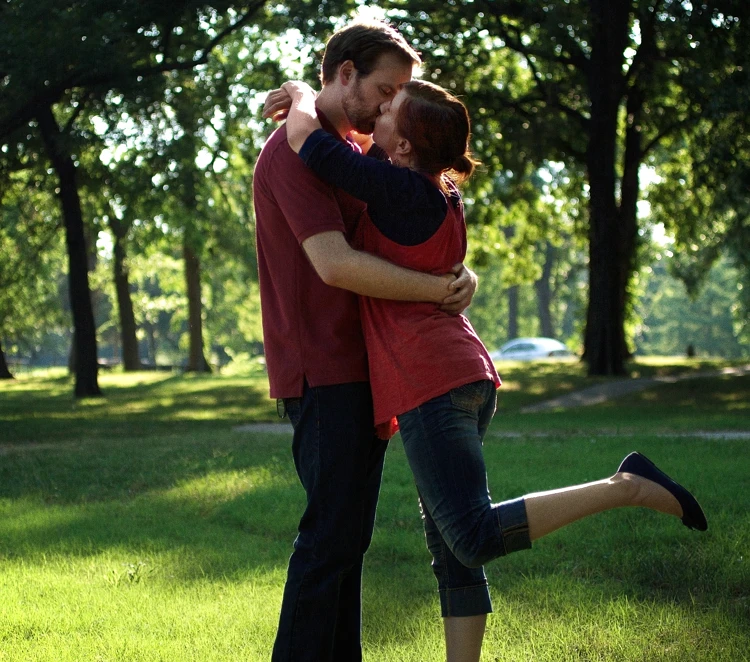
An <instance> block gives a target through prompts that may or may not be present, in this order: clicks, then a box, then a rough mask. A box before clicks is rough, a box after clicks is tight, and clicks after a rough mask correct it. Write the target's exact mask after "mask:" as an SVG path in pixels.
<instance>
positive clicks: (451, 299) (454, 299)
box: [441, 283, 466, 306]
mask: <svg viewBox="0 0 750 662" xmlns="http://www.w3.org/2000/svg"><path fill="white" fill-rule="evenodd" d="M452 285H453V284H452V283H451V286H452ZM465 298H466V293H465V292H462V291H460V290H459V291H455V292H454V293H453V294H450V295H448V296H447V297H445V299H443V303H442V304H441V305H443V306H448V305H450V304H452V303H459V302H461V301H463V300H464V299H465Z"/></svg>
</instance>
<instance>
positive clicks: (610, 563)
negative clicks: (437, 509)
mask: <svg viewBox="0 0 750 662" xmlns="http://www.w3.org/2000/svg"><path fill="white" fill-rule="evenodd" d="M723 365H724V364H718V363H710V362H707V363H703V364H698V363H674V362H670V361H661V362H658V361H649V362H641V363H637V364H633V366H632V373H633V375H638V376H649V375H654V374H672V373H676V372H685V371H698V370H711V369H716V368H719V367H722V366H723ZM499 367H500V369H501V372H502V374H503V377H504V382H505V383H504V386H503V389H502V396H501V406H500V411H499V412H498V415H497V416H496V417H495V421H494V423H493V425H492V427H491V429H490V431H489V434H488V437H487V440H486V443H485V452H486V459H487V465H488V472H489V480H490V486H491V490H492V495H493V498H494V499H495V500H502V499H505V498H511V497H515V496H519V495H521V494H524V493H528V492H532V491H538V490H543V489H549V488H554V487H561V486H563V485H566V484H571V483H575V482H583V481H587V480H594V479H598V478H602V477H605V476H607V475H609V474H611V473H613V472H614V471H615V469H616V468H617V465H618V463H619V462H620V460H621V459H622V457H624V455H625V454H627V453H628V452H630V451H631V450H636V449H637V450H640V451H642V452H644V453H645V454H647V455H648V456H649V457H651V459H653V460H654V461H656V462H657V463H658V464H659V465H660V466H661V467H662V468H664V469H665V470H666V471H668V472H669V473H670V474H672V475H673V476H674V477H675V478H677V479H678V480H680V481H681V482H682V483H683V484H684V485H686V486H687V487H689V488H690V489H691V490H693V491H694V492H695V494H696V495H697V496H698V497H699V499H700V500H701V502H702V504H703V506H704V508H705V510H706V513H707V516H708V520H709V530H708V532H706V533H698V532H695V531H690V530H688V529H687V528H686V527H684V526H683V525H682V524H681V523H680V522H679V520H677V519H676V518H669V517H666V516H663V515H659V514H656V513H653V512H650V511H646V510H643V509H622V510H617V511H612V512H608V513H604V514H601V515H598V516H596V517H593V518H589V519H587V520H585V521H582V522H578V523H576V524H574V525H572V526H570V527H568V528H567V529H565V530H563V531H559V532H556V533H554V534H552V535H551V536H549V537H548V538H545V539H543V540H541V541H538V542H537V543H536V544H535V546H534V549H533V550H531V551H526V552H521V553H518V554H515V555H511V556H509V557H507V558H503V559H499V560H497V561H496V562H494V563H493V564H491V565H490V566H488V568H487V574H488V577H489V580H490V584H491V586H492V596H493V602H494V607H495V613H494V614H493V615H492V616H491V617H490V621H489V626H488V633H487V638H486V643H485V649H484V655H483V660H485V661H488V662H489V661H492V662H494V661H495V660H501V661H509V662H518V661H525V660H529V661H537V660H539V661H550V662H552V661H562V660H607V661H609V660H639V661H651V660H674V661H675V662H683V661H685V660H696V661H697V660H700V661H701V662H713V661H718V660H725V661H727V662H736V661H741V660H748V659H750V652H749V651H750V479H749V478H748V475H749V474H750V439H749V438H748V434H747V433H750V376H748V375H746V376H722V377H712V378H703V379H693V380H685V381H679V382H676V383H673V384H662V385H659V386H657V387H654V388H650V389H648V390H646V391H643V392H640V393H636V394H632V395H629V396H627V397H624V398H621V399H618V400H616V401H612V402H609V403H604V404H602V405H597V406H595V407H590V408H581V409H575V410H559V411H553V412H549V413H535V414H523V413H520V409H521V408H522V407H523V406H524V405H527V404H531V403H534V402H537V401H541V400H544V399H546V398H548V397H552V396H556V395H560V394H561V393H565V392H567V391H571V390H575V389H578V388H582V387H585V386H587V385H589V384H591V383H592V381H591V380H588V379H587V378H585V377H584V375H583V371H582V368H581V366H580V365H579V364H572V363H558V364H534V365H522V364H500V366H499ZM598 381H606V380H598ZM101 385H102V387H103V389H104V391H105V394H106V397H104V398H101V399H95V400H85V401H75V400H74V399H73V397H72V385H71V382H70V379H69V378H68V377H67V376H66V375H65V374H63V373H55V372H50V373H44V374H29V375H21V376H20V377H19V378H18V379H17V380H14V381H12V382H4V383H0V662H5V661H7V660H12V661H14V662H16V661H18V662H26V661H29V662H30V661H36V660H40V661H41V660H44V661H49V662H66V661H70V662H72V661H75V662H81V661H92V662H93V661H97V662H100V661H101V662H104V661H107V662H109V661H111V662H121V661H131V660H132V661H148V662H151V661H156V660H160V661H165V662H167V661H168V662H181V661H183V660H184V661H193V660H195V661H198V660H200V661H207V662H208V661H211V662H214V661H215V662H219V661H229V660H231V661H234V660H248V661H256V660H268V659H269V657H270V650H271V646H272V642H273V636H274V631H275V626H276V619H277V614H278V608H279V604H280V601H281V593H282V588H283V582H284V574H285V569H286V561H287V558H288V556H289V553H290V551H291V543H292V541H293V538H294V534H295V529H296V524H297V520H298V516H299V513H300V512H301V509H302V507H303V503H304V495H303V493H302V490H301V488H300V487H299V485H298V482H297V477H296V474H295V472H294V468H293V466H292V463H291V459H290V453H289V445H290V434H289V432H288V429H287V427H286V426H285V425H283V424H282V425H280V426H278V427H276V428H269V427H268V426H265V427H263V428H261V429H248V428H247V427H241V426H246V425H247V424H250V423H257V422H269V423H280V421H279V420H278V418H277V417H276V413H275V406H274V403H272V402H271V401H269V400H268V399H267V397H266V391H267V383H266V380H265V378H264V377H263V376H252V377H223V376H209V377H199V376H186V375H177V374H159V373H136V374H127V375H126V374H117V373H108V374H103V375H102V376H101ZM717 433H721V434H717ZM364 622H365V625H364V633H363V638H364V647H365V659H366V660H369V661H372V662H412V661H413V662H431V661H433V660H434V661H439V660H442V659H444V649H443V643H442V626H441V622H440V618H439V611H438V602H437V594H436V591H435V585H434V579H433V576H432V573H431V570H430V558H429V555H428V553H427V551H426V550H425V547H424V541H423V536H422V532H421V522H420V519H419V516H418V510H417V504H416V492H415V489H414V486H413V482H412V479H411V475H410V473H409V470H408V467H407V465H406V461H405V457H404V454H403V451H402V449H401V447H400V440H399V438H398V437H396V438H394V439H393V440H392V442H391V447H390V449H389V452H388V458H387V461H386V469H385V476H384V482H383V488H382V495H381V502H380V507H379V511H378V523H377V529H376V532H375V537H374V540H373V544H372V547H371V550H370V552H369V553H368V557H367V564H366V570H365V589H364Z"/></svg>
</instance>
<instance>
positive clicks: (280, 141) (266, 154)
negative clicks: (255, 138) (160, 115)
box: [256, 124, 294, 167]
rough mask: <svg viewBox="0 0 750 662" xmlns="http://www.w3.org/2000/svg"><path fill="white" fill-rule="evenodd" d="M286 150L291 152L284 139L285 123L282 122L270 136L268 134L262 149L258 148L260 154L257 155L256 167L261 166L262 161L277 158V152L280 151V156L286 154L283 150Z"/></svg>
mask: <svg viewBox="0 0 750 662" xmlns="http://www.w3.org/2000/svg"><path fill="white" fill-rule="evenodd" d="M284 146H286V148H287V149H284ZM287 151H289V152H292V150H291V148H290V147H289V143H288V142H287V139H286V124H282V125H281V126H280V127H279V128H278V129H276V130H275V131H274V132H273V133H272V134H271V135H270V136H268V139H267V140H266V142H265V144H264V145H263V149H261V150H260V154H259V155H258V159H257V161H256V167H257V166H259V165H260V166H262V165H263V164H264V163H266V162H268V161H271V160H272V159H274V158H278V157H279V153H281V155H282V157H283V156H286V154H285V152H287ZM292 154H294V152H292Z"/></svg>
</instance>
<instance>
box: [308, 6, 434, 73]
mask: <svg viewBox="0 0 750 662" xmlns="http://www.w3.org/2000/svg"><path fill="white" fill-rule="evenodd" d="M384 53H393V54H394V55H396V56H397V57H399V58H400V59H401V60H403V62H404V64H411V65H413V66H419V65H420V64H422V60H421V59H420V57H419V53H417V51H415V50H414V49H413V48H412V47H411V46H409V44H408V43H407V42H406V39H404V38H403V37H402V36H401V35H400V34H399V33H398V32H397V31H396V30H395V29H394V28H392V27H391V26H390V25H388V24H387V23H383V22H381V21H364V20H357V21H354V22H353V23H349V24H348V25H346V26H345V27H343V28H341V29H340V30H338V31H336V32H335V33H334V34H333V36H332V37H331V38H330V39H329V40H328V43H327V44H326V50H325V53H324V54H323V66H322V71H321V74H320V79H321V82H322V83H323V84H324V85H325V84H326V83H331V82H332V81H333V80H334V79H335V78H336V71H337V70H338V68H339V65H340V64H341V63H342V62H346V61H347V60H351V61H352V62H353V63H354V68H355V69H356V70H357V71H358V72H359V74H360V76H362V77H365V76H368V75H370V74H371V73H372V71H373V69H375V66H376V65H377V61H378V58H379V57H380V56H381V55H383V54H384Z"/></svg>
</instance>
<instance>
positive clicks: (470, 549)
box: [398, 381, 531, 617]
mask: <svg viewBox="0 0 750 662" xmlns="http://www.w3.org/2000/svg"><path fill="white" fill-rule="evenodd" d="M496 398H497V395H496V390H495V385H494V383H493V382H491V381H479V382H474V383H471V384H466V385H464V386H460V387H458V388H455V389H453V390H451V391H449V392H448V393H445V394H444V395H441V396H438V397H436V398H433V399H432V400H429V401H428V402H425V403H424V404H422V405H420V406H419V407H416V408H415V409H412V410H411V411H408V412H406V413H405V414H402V415H400V416H399V417H398V422H399V427H400V429H401V438H402V439H403V442H404V449H405V452H406V457H407V459H408V462H409V466H410V467H411V470H412V473H413V474H414V479H415V482H416V485H417V490H418V492H419V499H420V506H421V509H422V516H423V519H424V528H425V538H426V541H427V547H428V549H429V550H430V553H431V554H432V559H433V560H432V568H433V571H434V573H435V576H436V578H437V582H438V590H439V593H440V605H441V611H442V615H443V616H444V617H445V616H475V615H479V614H486V613H489V612H491V611H492V604H491V602H490V595H489V588H488V586H487V578H486V576H485V573H484V569H483V568H482V566H483V565H484V564H485V563H487V562H488V561H491V560H492V559H495V558H498V557H500V556H504V555H506V554H509V553H511V552H514V551H518V550H521V549H529V548H530V547H531V539H530V538H529V530H528V522H527V520H526V507H525V504H524V501H523V499H522V498H521V499H514V500H511V501H504V502H502V503H492V501H491V499H490V494H489V489H488V487H487V472H486V469H485V464H484V455H483V453H482V439H483V437H484V435H485V432H486V431H487V427H488V426H489V424H490V421H491V420H492V416H493V414H494V413H495V406H496Z"/></svg>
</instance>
